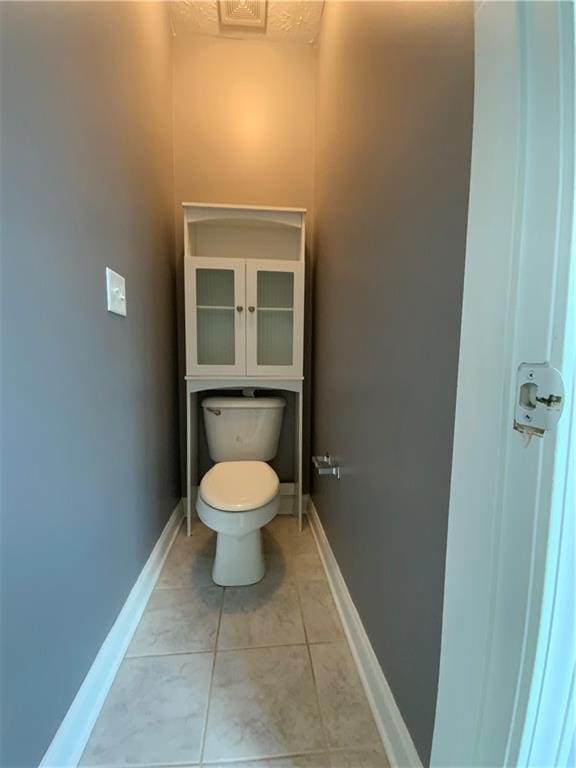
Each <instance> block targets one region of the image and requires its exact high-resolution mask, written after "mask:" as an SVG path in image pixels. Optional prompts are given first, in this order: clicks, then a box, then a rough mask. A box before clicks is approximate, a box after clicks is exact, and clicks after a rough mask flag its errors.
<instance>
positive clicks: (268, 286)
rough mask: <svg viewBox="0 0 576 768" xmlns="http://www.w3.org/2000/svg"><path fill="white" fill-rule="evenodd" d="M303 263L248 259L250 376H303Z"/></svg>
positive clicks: (248, 365)
mask: <svg viewBox="0 0 576 768" xmlns="http://www.w3.org/2000/svg"><path fill="white" fill-rule="evenodd" d="M303 294H304V291H303V265H302V264H301V263H299V262H294V261H256V260H254V261H247V262H246V304H247V309H248V313H247V317H246V362H247V366H246V367H247V370H246V373H247V374H248V376H283V377H288V376H291V377H294V376H296V377H299V376H302V334H303V314H304V296H303Z"/></svg>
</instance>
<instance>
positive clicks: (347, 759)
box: [80, 516, 388, 768]
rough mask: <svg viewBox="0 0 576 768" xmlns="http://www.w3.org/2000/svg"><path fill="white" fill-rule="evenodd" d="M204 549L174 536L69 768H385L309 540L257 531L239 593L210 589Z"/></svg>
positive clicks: (208, 548)
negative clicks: (260, 557) (260, 558)
mask: <svg viewBox="0 0 576 768" xmlns="http://www.w3.org/2000/svg"><path fill="white" fill-rule="evenodd" d="M214 542H215V539H214V534H213V533H212V531H210V530H209V529H208V528H206V527H205V526H203V525H202V524H201V523H196V524H195V528H194V534H193V536H192V537H190V538H188V537H187V536H186V535H185V534H184V529H182V531H181V532H180V533H179V535H178V537H177V539H176V541H175V543H174V546H173V547H172V550H171V552H170V554H169V556H168V559H167V561H166V565H165V566H164V570H163V571H162V574H161V576H160V579H159V581H158V584H157V586H156V589H155V590H154V592H153V594H152V596H151V598H150V601H149V603H148V606H147V608H146V611H145V613H144V616H143V617H142V620H141V622H140V625H139V626H138V629H137V630H136V633H135V635H134V638H133V640H132V643H131V645H130V647H129V648H128V652H127V653H126V658H125V659H124V661H123V663H122V665H121V667H120V670H119V672H118V675H117V677H116V680H115V681H114V684H113V687H112V689H111V691H110V694H109V695H108V699H107V700H106V703H105V705H104V708H103V710H102V713H101V714H100V717H99V719H98V721H97V723H96V726H95V727H94V731H93V732H92V736H91V738H90V741H89V742H88V745H87V747H86V750H85V752H84V755H83V757H82V760H81V763H80V764H81V765H82V766H109V767H110V766H157V767H158V768H160V766H161V767H162V768H165V767H167V766H198V765H202V766H204V765H205V766H213V768H217V767H218V766H220V767H221V768H223V766H228V767H229V768H230V766H232V768H234V767H235V768H386V767H387V766H388V761H387V760H386V756H385V754H384V751H383V749H382V746H381V743H380V739H379V736H378V732H377V730H376V727H375V725H374V721H373V719H372V715H371V712H370V708H369V706H368V702H367V701H366V698H365V695H364V691H363V689H362V685H361V683H360V680H359V678H358V674H357V672H356V668H355V666H354V662H353V660H352V657H351V655H350V651H349V649H348V645H347V643H346V640H345V639H344V635H343V632H342V628H341V626H340V622H339V619H338V615H337V613H336V609H335V606H334V603H333V600H332V596H331V593H330V589H329V587H328V584H327V582H326V578H325V574H324V571H323V568H322V564H321V561H320V558H319V556H318V552H317V550H316V545H315V542H314V539H313V537H312V534H311V532H310V530H309V529H305V530H304V532H303V533H302V534H299V533H298V530H297V526H296V521H295V519H294V518H291V517H286V516H282V517H277V518H276V519H275V520H274V521H273V522H272V523H270V524H269V525H268V526H266V528H265V530H264V544H265V550H266V557H267V563H268V570H267V573H266V576H265V577H264V579H263V580H262V581H261V582H260V583H259V584H256V585H254V586H252V587H236V588H226V589H222V588H221V587H217V586H215V585H214V584H213V582H212V579H211V577H210V571H211V566H212V558H213V553H214Z"/></svg>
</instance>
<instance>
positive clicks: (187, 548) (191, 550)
mask: <svg viewBox="0 0 576 768" xmlns="http://www.w3.org/2000/svg"><path fill="white" fill-rule="evenodd" d="M215 551H216V534H215V533H214V531H211V530H210V529H209V528H207V527H206V526H205V525H204V524H203V523H201V522H199V521H196V522H195V523H194V526H193V529H192V536H186V528H185V527H184V526H183V527H182V528H181V529H180V532H179V533H178V536H177V537H176V540H175V542H174V544H173V546H172V549H171V550H170V553H169V555H168V557H167V559H166V563H165V564H164V568H163V569H162V573H161V574H160V578H159V579H158V584H157V586H156V588H157V589H177V588H179V587H191V586H196V587H202V586H209V585H213V584H214V582H213V581H212V565H213V563H214V553H215Z"/></svg>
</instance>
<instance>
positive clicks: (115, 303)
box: [106, 267, 126, 317]
mask: <svg viewBox="0 0 576 768" xmlns="http://www.w3.org/2000/svg"><path fill="white" fill-rule="evenodd" d="M106 295H107V297H108V312H114V313H115V314H117V315H123V316H124V317H126V280H125V279H124V278H123V277H122V275H119V274H118V272H114V270H112V269H110V267H106Z"/></svg>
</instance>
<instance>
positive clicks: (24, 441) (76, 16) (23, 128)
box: [0, 3, 179, 768]
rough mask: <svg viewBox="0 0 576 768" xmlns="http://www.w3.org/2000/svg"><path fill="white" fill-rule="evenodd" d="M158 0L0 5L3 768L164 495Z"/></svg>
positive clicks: (166, 398) (93, 646)
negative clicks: (117, 291)
mask: <svg viewBox="0 0 576 768" xmlns="http://www.w3.org/2000/svg"><path fill="white" fill-rule="evenodd" d="M166 9H167V6H166V5H164V4H154V3H152V4H150V3H127V4H123V3H39V4H35V3H3V4H2V6H1V10H0V14H1V18H0V22H1V23H0V28H1V38H0V56H1V61H0V65H1V81H0V90H1V102H0V115H1V118H0V119H1V124H0V130H1V147H0V151H1V157H0V160H1V164H2V178H1V193H2V194H1V225H2V233H1V238H2V239H1V251H2V253H1V255H2V264H1V269H2V274H1V277H2V315H1V321H2V348H1V365H2V370H1V375H2V382H1V383H2V400H1V409H2V443H1V451H2V453H1V456H2V467H1V469H2V496H1V502H2V530H1V545H2V552H1V568H2V571H1V579H0V582H1V588H2V594H1V600H2V617H1V618H2V638H1V639H2V643H1V645H2V658H1V662H2V669H1V672H2V697H3V698H2V713H1V720H2V753H1V757H0V764H1V765H2V766H4V767H5V768H8V767H9V766H27V767H28V768H29V767H30V766H33V765H36V764H37V763H38V761H39V760H40V759H41V757H42V754H43V752H44V751H45V749H46V748H47V747H48V745H49V743H50V741H51V739H52V737H53V735H54V733H55V731H56V728H57V727H58V725H59V724H60V721H61V720H62V717H63V716H64V714H65V713H66V710H67V709H68V706H69V705H70V703H71V701H72V699H73V697H74V695H75V694H76V691H77V689H78V687H79V685H80V684H81V682H82V680H83V678H84V675H85V674H86V672H87V671H88V669H89V667H90V664H91V663H92V661H93V659H94V656H95V654H96V652H97V651H98V649H99V647H100V645H101V643H102V641H103V640H104V638H105V636H106V634H107V632H108V630H109V629H110V627H111V625H112V623H113V621H114V619H115V618H116V616H117V614H118V611H119V609H120V608H121V607H122V604H123V603H124V601H125V599H126V597H127V594H128V592H129V590H130V589H131V587H132V585H133V583H134V581H135V579H136V577H137V576H138V574H139V572H140V570H141V568H142V566H143V564H144V562H145V561H146V559H147V557H148V554H149V553H150V551H151V549H152V547H153V545H154V543H155V542H156V540H157V538H158V536H159V534H160V532H161V530H162V528H163V526H164V525H165V523H166V521H167V519H168V517H169V515H170V513H171V511H172V509H173V508H174V506H175V504H176V501H177V498H178V496H179V476H178V475H179V472H178V462H177V412H176V349H175V308H174V303H175V302H174V295H175V286H174V283H175V275H174V266H173V263H172V254H173V188H172V146H171V142H172V139H171V114H172V110H171V53H170V29H169V25H168V19H167V16H166ZM107 265H108V266H111V267H112V268H114V269H116V270H118V271H119V272H121V273H122V274H124V275H125V276H126V278H127V296H128V302H127V303H128V317H127V318H126V319H122V318H120V317H118V316H115V315H111V314H108V313H107V311H106V302H105V280H104V270H105V267H106V266H107Z"/></svg>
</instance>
